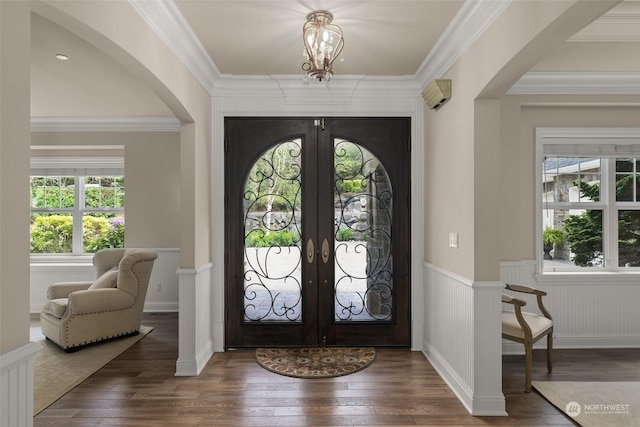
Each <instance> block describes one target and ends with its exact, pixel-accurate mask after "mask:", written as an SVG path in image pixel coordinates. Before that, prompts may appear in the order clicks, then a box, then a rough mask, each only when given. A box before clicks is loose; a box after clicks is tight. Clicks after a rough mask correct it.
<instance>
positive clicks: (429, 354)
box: [422, 341, 473, 413]
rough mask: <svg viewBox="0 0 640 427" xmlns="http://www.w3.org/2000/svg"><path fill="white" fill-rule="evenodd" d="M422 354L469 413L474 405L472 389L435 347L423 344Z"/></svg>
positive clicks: (424, 342)
mask: <svg viewBox="0 0 640 427" xmlns="http://www.w3.org/2000/svg"><path fill="white" fill-rule="evenodd" d="M422 348H423V350H422V353H423V354H424V356H425V357H426V358H427V360H428V361H429V363H430V364H431V366H433V369H435V370H436V372H437V373H438V374H439V375H440V377H441V378H442V379H443V381H444V382H445V383H447V385H448V386H449V388H450V389H451V391H453V393H454V394H455V395H456V397H457V398H458V400H459V401H460V403H462V405H463V406H464V407H465V409H466V410H467V411H469V413H471V408H472V406H473V405H472V404H473V396H472V392H471V389H470V388H469V386H468V385H467V384H465V382H464V381H463V380H462V378H460V376H459V375H458V374H457V373H456V371H455V369H453V367H451V365H449V364H448V363H447V361H446V360H445V359H444V358H443V357H442V356H441V355H440V353H438V351H437V350H435V349H434V348H433V346H431V345H429V344H428V343H427V342H426V341H423V342H422Z"/></svg>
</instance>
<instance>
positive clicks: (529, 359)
mask: <svg viewBox="0 0 640 427" xmlns="http://www.w3.org/2000/svg"><path fill="white" fill-rule="evenodd" d="M532 347H533V344H532V343H530V342H528V343H524V365H525V367H524V371H525V374H524V375H525V387H524V391H525V393H531V366H532V365H533V348H532Z"/></svg>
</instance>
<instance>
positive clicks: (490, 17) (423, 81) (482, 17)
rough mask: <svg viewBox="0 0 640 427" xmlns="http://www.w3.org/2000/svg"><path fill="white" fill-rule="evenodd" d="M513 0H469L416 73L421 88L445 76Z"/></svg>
mask: <svg viewBox="0 0 640 427" xmlns="http://www.w3.org/2000/svg"><path fill="white" fill-rule="evenodd" d="M511 2H512V0H489V1H474V0H466V1H465V2H464V3H463V5H462V7H461V8H460V10H459V11H458V13H457V14H456V16H455V17H454V18H453V20H452V21H451V22H450V23H449V25H448V26H447V28H446V29H445V31H444V32H443V33H442V35H441V36H440V38H439V39H438V41H437V42H436V44H435V45H434V47H433V49H431V51H430V52H429V54H428V55H427V57H426V58H425V60H424V62H423V63H422V65H420V67H419V68H418V71H417V72H416V74H415V77H416V79H417V80H418V82H419V83H420V87H421V89H424V88H425V87H426V86H427V84H428V83H429V82H430V81H431V80H433V79H437V78H441V77H442V76H444V75H445V74H446V72H447V71H449V69H450V68H451V67H452V66H453V65H454V64H455V63H456V61H457V60H458V59H460V58H461V57H462V55H464V53H465V52H466V51H467V50H468V49H469V47H471V45H472V44H473V43H474V42H475V41H476V40H477V39H478V38H479V37H480V35H481V34H482V33H483V32H484V31H485V30H486V29H487V28H488V27H489V26H490V25H491V24H492V23H493V21H494V20H495V18H496V17H498V15H500V14H501V13H502V12H503V11H504V10H505V9H506V8H507V6H509V4H510V3H511Z"/></svg>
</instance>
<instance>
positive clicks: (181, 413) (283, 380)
mask: <svg viewBox="0 0 640 427" xmlns="http://www.w3.org/2000/svg"><path fill="white" fill-rule="evenodd" d="M143 324H145V325H149V326H153V327H154V328H155V329H154V331H153V332H151V333H150V334H149V335H148V336H146V337H145V338H143V339H142V340H141V341H140V342H138V343H137V344H135V345H134V346H133V347H131V348H130V349H129V350H127V351H126V352H124V353H123V354H122V355H120V356H119V357H118V358H116V359H114V360H113V361H111V362H110V363H109V364H108V365H106V366H105V367H104V368H102V369H101V370H99V371H98V372H96V373H95V374H94V375H92V376H91V377H90V378H88V379H87V380H86V381H84V382H83V383H81V384H80V385H79V386H78V387H76V388H75V389H74V390H72V391H71V392H70V393H68V394H66V395H65V396H63V397H62V398H61V399H59V400H58V401H57V402H55V403H54V404H53V405H52V406H50V407H49V408H47V409H45V410H44V411H43V412H41V413H40V414H38V415H37V416H36V417H35V418H34V425H35V426H36V427H37V426H50V425H60V426H94V425H112V426H113V425H117V426H234V427H237V426H356V425H384V426H392V425H393V426H401V425H423V426H426V425H449V426H456V425H459V426H471V425H501V426H544V425H556V426H572V425H575V424H574V423H573V422H572V421H571V420H570V419H569V418H568V417H566V416H564V415H563V414H562V413H561V412H560V411H558V410H557V409H556V408H554V407H553V406H552V405H550V404H549V403H548V402H547V401H546V400H545V399H544V398H542V397H541V396H540V395H539V394H537V393H536V392H535V391H534V392H532V393H529V394H526V393H524V392H523V391H522V390H523V387H524V358H523V356H505V357H504V358H503V392H504V394H505V397H506V406H507V412H508V413H509V416H508V417H472V416H470V415H469V414H468V412H467V411H466V410H465V408H464V407H463V406H462V405H461V404H460V403H459V401H458V400H457V399H456V397H455V396H454V394H453V393H452V392H451V390H450V389H449V388H448V387H447V386H446V385H445V383H444V382H443V381H442V379H441V378H440V377H439V376H438V374H437V373H436V372H435V370H434V369H433V368H432V367H431V365H430V364H429V363H428V362H427V360H426V359H425V357H424V356H423V355H422V354H421V353H419V352H411V351H409V350H407V349H378V351H377V359H376V361H375V363H374V364H373V365H372V366H370V367H369V368H367V369H365V370H364V371H361V372H358V373H356V374H352V375H348V376H345V377H339V378H332V379H327V380H301V379H294V378H288V377H283V376H279V375H276V374H273V373H270V372H267V371H266V370H264V369H263V368H261V367H260V366H258V365H257V364H256V363H255V361H254V352H253V351H252V350H231V351H227V352H225V353H216V354H215V355H214V356H213V358H212V359H211V360H210V361H209V363H208V364H207V366H206V367H205V368H204V370H203V372H202V373H201V375H200V376H198V377H176V376H174V372H175V362H176V359H177V354H178V350H177V349H178V342H177V341H178V321H177V314H175V313H167V314H146V315H145V316H144V320H143ZM534 353H535V354H534V372H533V378H534V381H535V380H549V379H553V380H557V381H580V380H581V381H615V380H621V381H640V351H639V350H638V349H632V350H626V349H625V350H620V349H610V350H556V351H555V353H554V372H553V374H551V375H548V374H547V372H546V364H545V353H544V350H542V351H537V350H536V351H535V352H534Z"/></svg>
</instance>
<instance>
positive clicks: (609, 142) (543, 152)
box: [535, 127, 640, 277]
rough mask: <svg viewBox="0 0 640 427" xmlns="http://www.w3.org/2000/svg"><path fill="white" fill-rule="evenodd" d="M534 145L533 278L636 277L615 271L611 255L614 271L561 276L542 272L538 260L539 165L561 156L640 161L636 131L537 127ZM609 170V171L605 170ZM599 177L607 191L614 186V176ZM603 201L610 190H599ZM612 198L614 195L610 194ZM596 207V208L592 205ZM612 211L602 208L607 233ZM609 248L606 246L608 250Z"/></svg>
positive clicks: (580, 271) (639, 130) (571, 272)
mask: <svg viewBox="0 0 640 427" xmlns="http://www.w3.org/2000/svg"><path fill="white" fill-rule="evenodd" d="M535 142H536V155H535V162H536V165H535V211H536V212H535V220H536V224H535V232H536V235H535V251H536V267H537V276H539V277H542V276H553V275H563V276H565V277H567V275H581V276H583V275H585V274H590V275H593V274H596V275H600V274H603V273H604V274H620V275H623V274H631V275H634V276H636V275H639V274H640V272H638V271H637V270H625V271H620V270H618V262H617V261H618V259H617V257H618V255H617V252H616V253H615V256H614V257H613V258H615V260H614V259H613V258H611V255H607V257H608V260H607V261H608V262H607V264H606V265H609V264H611V263H612V262H615V264H611V265H612V266H615V267H609V268H605V269H576V270H568V271H564V272H551V271H546V272H545V271H544V269H543V259H542V253H543V250H542V246H543V244H542V222H543V218H542V209H543V206H542V196H541V195H542V191H543V189H542V179H540V178H541V177H542V172H543V171H542V163H543V161H544V157H545V156H549V155H551V156H564V157H578V156H579V157H585V156H587V157H601V158H604V157H624V156H634V157H640V128H637V127H629V128H556V127H554V128H546V127H539V128H536V129H535ZM609 169H612V168H609ZM602 173H603V176H604V174H607V183H608V184H609V185H608V186H609V187H611V186H613V185H615V184H614V182H615V179H612V178H611V174H615V171H614V170H607V169H606V168H603V170H602ZM602 191H603V198H604V199H605V203H606V199H607V197H610V193H611V188H602ZM612 194H615V191H614V193H612ZM617 206H618V207H623V206H624V204H622V205H621V204H620V203H618V204H617ZM593 207H596V205H593ZM615 211H616V208H615V207H614V208H613V209H610V208H605V210H604V219H603V221H604V222H605V224H603V226H604V227H605V229H606V230H611V229H612V227H611V224H610V222H611V221H614V218H612V217H613V215H611V213H613V212H615ZM609 234H610V233H605V239H606V241H604V242H603V244H604V245H605V248H607V247H608V246H607V245H608V242H609V241H610V239H612V238H614V236H610V235H609ZM609 247H610V246H609Z"/></svg>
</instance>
